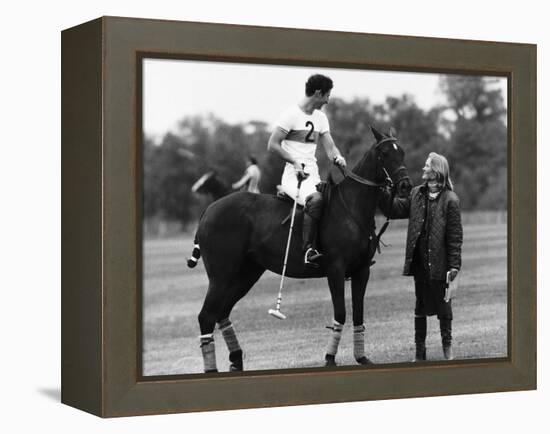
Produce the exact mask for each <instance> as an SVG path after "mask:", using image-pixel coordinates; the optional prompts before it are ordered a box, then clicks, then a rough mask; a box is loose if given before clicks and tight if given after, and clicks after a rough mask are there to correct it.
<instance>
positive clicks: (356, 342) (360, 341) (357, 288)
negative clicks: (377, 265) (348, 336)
mask: <svg viewBox="0 0 550 434" xmlns="http://www.w3.org/2000/svg"><path fill="white" fill-rule="evenodd" d="M369 276H370V267H369V266H366V267H364V268H363V269H361V270H359V271H357V272H356V273H354V274H353V275H352V276H351V305H352V308H353V356H354V357H355V360H357V363H359V364H361V365H367V364H369V363H372V362H371V361H370V360H369V359H368V358H367V357H366V356H365V324H364V300H365V291H366V289H367V283H368V281H369Z"/></svg>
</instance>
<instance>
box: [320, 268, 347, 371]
mask: <svg viewBox="0 0 550 434" xmlns="http://www.w3.org/2000/svg"><path fill="white" fill-rule="evenodd" d="M327 280H328V286H329V289H330V296H331V298H332V307H333V309H334V320H333V326H332V333H331V335H330V337H329V340H328V345H327V351H326V354H325V366H336V353H337V352H338V345H339V344H340V339H341V338H342V329H343V328H344V323H345V322H346V303H345V300H344V289H345V271H344V267H343V265H341V264H333V265H332V266H331V267H330V269H329V270H327Z"/></svg>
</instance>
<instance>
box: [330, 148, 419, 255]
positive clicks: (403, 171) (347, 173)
mask: <svg viewBox="0 0 550 434" xmlns="http://www.w3.org/2000/svg"><path fill="white" fill-rule="evenodd" d="M396 140H397V139H396V138H395V137H386V138H384V139H382V140H380V141H379V142H378V143H376V144H375V145H374V149H377V148H378V147H379V146H380V145H381V144H382V143H385V142H390V141H391V142H395V141H396ZM381 159H382V158H381V157H380V156H379V157H378V160H379V161H380V160H381ZM339 169H340V170H341V171H342V174H343V175H344V178H350V179H352V180H353V181H355V182H358V183H359V184H363V185H367V186H369V187H376V188H380V189H382V188H383V187H388V188H390V189H391V201H392V202H393V198H394V197H395V185H396V184H397V185H399V183H400V182H401V181H404V180H406V179H408V180H409V181H410V177H409V175H408V173H407V168H406V167H405V166H404V165H401V166H399V167H398V168H397V169H395V170H394V171H393V172H392V173H391V174H390V173H389V172H388V171H387V169H386V168H385V167H384V165H383V164H382V170H383V171H384V175H385V176H386V178H385V179H384V182H382V183H378V182H374V181H371V180H369V179H366V178H363V177H361V176H359V175H357V174H356V173H354V172H352V171H351V170H349V169H348V168H347V167H339ZM399 175H400V176H399ZM393 177H397V181H396V182H395V183H394V181H393V179H392V178H393ZM337 190H338V195H339V196H340V201H341V202H342V204H343V205H344V209H345V210H346V212H347V213H348V214H349V215H350V216H351V218H352V219H353V221H355V223H356V224H357V226H358V227H359V229H360V230H361V231H362V232H363V233H370V230H367V229H366V228H365V227H364V225H363V224H362V222H361V221H359V220H357V219H356V218H355V217H354V216H353V213H352V212H351V210H350V209H349V207H348V205H347V203H346V201H345V199H344V197H343V196H342V191H341V189H340V188H339V189H337ZM389 224H390V218H389V217H387V218H386V221H385V222H384V224H383V225H382V227H381V228H380V231H379V232H378V234H375V237H376V249H377V250H378V253H381V251H380V244H384V243H383V242H382V240H381V238H382V235H383V234H384V232H385V231H386V229H387V228H388V226H389ZM372 229H373V230H374V229H376V228H375V227H374V228H372ZM369 239H371V240H372V236H371V235H369ZM384 246H385V247H386V245H385V244H384Z"/></svg>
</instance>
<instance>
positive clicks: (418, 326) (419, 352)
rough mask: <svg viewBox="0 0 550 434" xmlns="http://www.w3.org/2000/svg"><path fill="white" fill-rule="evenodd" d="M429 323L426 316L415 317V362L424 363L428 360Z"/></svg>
mask: <svg viewBox="0 0 550 434" xmlns="http://www.w3.org/2000/svg"><path fill="white" fill-rule="evenodd" d="M427 328H428V321H427V319H426V317H425V316H415V317H414V343H415V345H416V353H415V356H414V360H413V361H414V362H422V361H424V360H426V334H427Z"/></svg>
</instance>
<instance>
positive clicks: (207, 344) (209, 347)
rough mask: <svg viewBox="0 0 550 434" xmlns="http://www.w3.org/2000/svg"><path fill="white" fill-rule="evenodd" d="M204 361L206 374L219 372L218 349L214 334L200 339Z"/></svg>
mask: <svg viewBox="0 0 550 434" xmlns="http://www.w3.org/2000/svg"><path fill="white" fill-rule="evenodd" d="M200 342H201V352H202V360H203V362H204V372H218V368H217V367H216V347H215V346H214V338H213V336H212V334H209V335H203V336H201V337H200Z"/></svg>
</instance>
